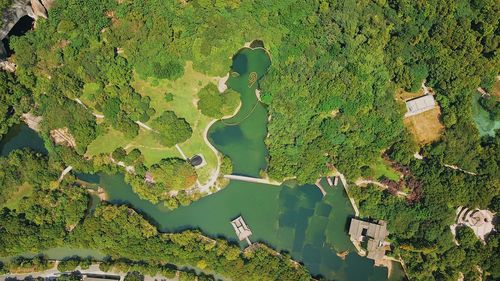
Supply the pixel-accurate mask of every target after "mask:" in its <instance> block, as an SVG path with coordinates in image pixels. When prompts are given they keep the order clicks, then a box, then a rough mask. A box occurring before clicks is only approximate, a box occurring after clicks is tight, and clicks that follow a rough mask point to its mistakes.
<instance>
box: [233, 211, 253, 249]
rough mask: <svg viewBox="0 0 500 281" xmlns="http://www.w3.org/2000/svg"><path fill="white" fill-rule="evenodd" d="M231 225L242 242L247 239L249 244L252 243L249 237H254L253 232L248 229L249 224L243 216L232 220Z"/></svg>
mask: <svg viewBox="0 0 500 281" xmlns="http://www.w3.org/2000/svg"><path fill="white" fill-rule="evenodd" d="M231 225H232V226H233V228H234V231H235V232H236V235H237V236H238V239H240V241H243V240H245V239H247V241H248V242H249V241H250V240H249V239H248V237H249V236H250V235H252V231H251V230H250V228H248V226H247V224H246V223H245V221H244V220H243V218H242V217H241V216H239V217H237V218H235V219H234V220H232V221H231ZM249 244H251V243H249Z"/></svg>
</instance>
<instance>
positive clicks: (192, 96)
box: [87, 61, 219, 184]
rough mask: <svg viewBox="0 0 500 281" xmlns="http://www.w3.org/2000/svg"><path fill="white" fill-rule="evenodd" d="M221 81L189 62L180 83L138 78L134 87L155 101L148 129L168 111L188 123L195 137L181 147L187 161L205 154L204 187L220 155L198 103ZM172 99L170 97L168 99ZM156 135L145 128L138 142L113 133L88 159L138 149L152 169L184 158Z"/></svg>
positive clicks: (201, 175)
mask: <svg viewBox="0 0 500 281" xmlns="http://www.w3.org/2000/svg"><path fill="white" fill-rule="evenodd" d="M218 80H219V77H210V76H207V75H204V74H202V73H199V72H196V71H195V70H194V69H193V66H192V63H191V62H189V61H188V62H187V63H186V66H185V69H184V75H183V76H182V77H180V78H179V79H177V80H174V81H171V80H167V79H162V80H160V79H154V78H148V79H142V78H140V77H139V76H138V75H135V76H134V80H133V81H132V83H131V84H132V87H134V89H135V90H136V91H137V92H138V93H139V94H141V95H142V96H149V97H150V98H151V104H150V105H151V107H153V108H154V109H155V110H156V113H155V115H154V116H152V117H151V119H150V121H148V122H146V125H148V126H150V127H152V128H153V129H154V126H153V125H152V124H151V123H152V120H154V119H155V118H156V117H158V116H160V115H161V114H162V113H163V112H164V111H166V110H171V111H174V112H175V114H176V115H177V116H178V117H181V118H184V119H186V121H187V122H189V124H190V125H191V128H192V130H193V134H192V136H191V138H189V139H188V140H187V141H185V142H183V143H180V144H178V146H179V147H180V149H181V150H182V151H183V152H184V154H185V155H186V156H187V157H189V158H190V157H192V156H194V155H196V154H202V155H203V157H204V159H205V161H206V165H205V166H203V167H201V168H199V169H197V173H198V178H199V182H200V183H201V184H204V183H205V182H207V181H209V180H210V178H211V176H212V175H213V174H214V172H215V171H216V170H217V165H218V160H217V155H216V153H215V152H214V151H212V150H211V148H210V147H209V146H208V145H207V144H206V143H205V137H204V136H205V132H206V129H207V127H208V125H209V123H210V122H211V121H212V120H213V119H212V118H210V117H207V116H205V115H203V114H201V112H200V111H199V110H198V107H197V103H196V100H197V99H198V91H199V90H200V89H201V88H203V87H204V86H205V85H207V84H208V83H209V82H212V83H214V84H216V85H217V82H218ZM167 95H168V97H167ZM155 134H156V133H155V132H153V131H149V130H147V129H145V128H142V127H141V129H140V131H139V135H138V136H137V137H135V138H134V139H126V138H125V137H124V136H123V134H122V133H121V132H119V131H117V130H113V129H110V130H109V131H108V133H107V134H105V135H102V136H99V137H98V138H97V139H96V140H94V141H93V142H92V143H91V144H90V145H89V147H88V150H87V155H88V156H94V155H97V154H99V153H111V152H113V150H115V149H116V148H118V147H123V148H124V149H125V150H127V151H131V150H132V149H134V148H137V149H139V150H140V151H141V153H142V155H143V156H144V160H145V161H144V162H145V163H144V164H145V165H146V166H151V165H153V164H155V163H158V162H159V161H160V160H161V159H164V158H169V157H178V158H182V155H181V154H180V152H179V150H178V149H177V148H176V147H175V146H172V147H166V146H163V145H162V144H160V143H159V142H158V140H157V138H156V137H155Z"/></svg>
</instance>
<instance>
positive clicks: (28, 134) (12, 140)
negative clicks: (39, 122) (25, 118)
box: [0, 123, 48, 156]
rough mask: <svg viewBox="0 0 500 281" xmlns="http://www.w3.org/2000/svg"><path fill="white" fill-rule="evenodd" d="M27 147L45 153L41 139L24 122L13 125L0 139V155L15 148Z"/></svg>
mask: <svg viewBox="0 0 500 281" xmlns="http://www.w3.org/2000/svg"><path fill="white" fill-rule="evenodd" d="M25 147H29V148H31V149H32V150H34V151H36V152H40V153H42V154H47V153H48V151H47V149H45V146H44V143H43V139H42V138H41V137H40V136H39V135H38V133H37V132H35V131H33V130H32V129H30V128H29V127H28V126H27V125H26V124H24V123H23V124H19V125H15V126H13V127H12V128H10V130H9V132H8V133H7V134H6V135H4V136H3V138H2V139H1V141H0V156H5V155H7V154H9V153H10V152H11V151H13V150H15V149H21V148H25Z"/></svg>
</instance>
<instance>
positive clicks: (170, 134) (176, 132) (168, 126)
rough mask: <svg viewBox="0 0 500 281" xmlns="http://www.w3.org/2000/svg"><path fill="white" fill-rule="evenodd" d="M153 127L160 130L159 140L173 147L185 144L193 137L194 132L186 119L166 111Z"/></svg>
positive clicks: (155, 121) (154, 121)
mask: <svg viewBox="0 0 500 281" xmlns="http://www.w3.org/2000/svg"><path fill="white" fill-rule="evenodd" d="M153 127H154V128H155V130H158V132H159V134H158V140H159V141H160V143H162V144H163V145H165V146H168V147H171V146H174V145H175V144H179V143H183V142H185V141H186V140H187V139H189V138H190V137H191V134H192V133H193V130H192V129H191V126H190V125H189V123H188V122H187V121H186V119H184V118H179V117H177V115H176V114H175V113H174V112H173V111H168V110H167V111H164V112H163V113H162V114H161V115H160V116H159V117H158V118H156V119H155V120H153Z"/></svg>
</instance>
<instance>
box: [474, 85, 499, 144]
mask: <svg viewBox="0 0 500 281" xmlns="http://www.w3.org/2000/svg"><path fill="white" fill-rule="evenodd" d="M480 98H481V96H480V95H477V94H474V95H473V100H472V118H473V119H474V121H475V123H476V127H477V129H478V130H479V134H480V135H481V136H486V135H488V136H492V137H493V136H495V130H497V129H500V120H492V119H491V118H490V114H489V112H488V111H486V110H485V109H484V108H483V107H482V106H481V105H480V104H479V99H480Z"/></svg>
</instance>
